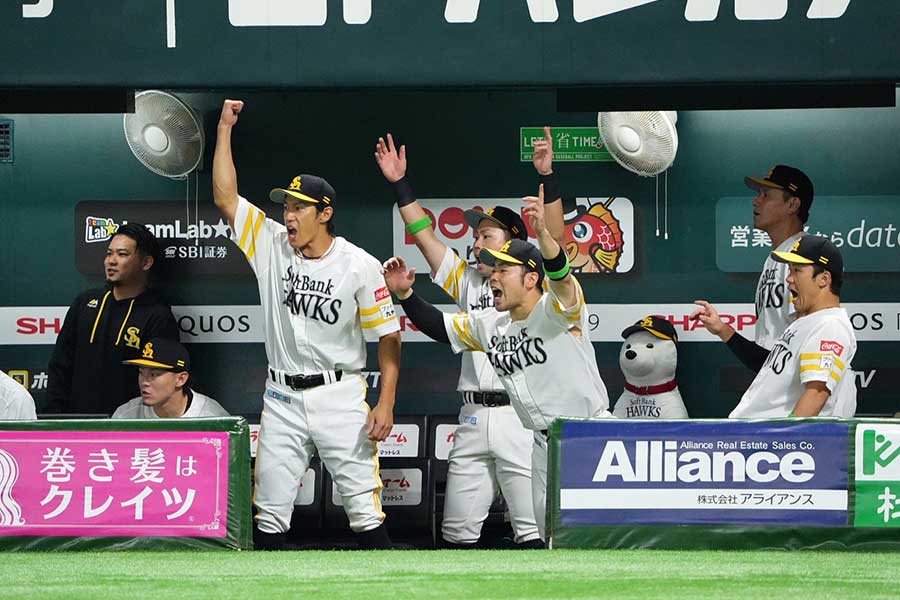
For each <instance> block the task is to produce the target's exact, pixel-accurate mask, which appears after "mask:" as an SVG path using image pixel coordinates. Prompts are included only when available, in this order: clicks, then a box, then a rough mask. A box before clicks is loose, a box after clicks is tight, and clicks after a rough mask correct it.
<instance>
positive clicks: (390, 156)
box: [375, 133, 406, 183]
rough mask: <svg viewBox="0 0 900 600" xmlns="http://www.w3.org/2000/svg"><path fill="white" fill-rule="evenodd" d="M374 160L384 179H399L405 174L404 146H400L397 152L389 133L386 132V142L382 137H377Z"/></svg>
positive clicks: (393, 180)
mask: <svg viewBox="0 0 900 600" xmlns="http://www.w3.org/2000/svg"><path fill="white" fill-rule="evenodd" d="M375 162H377V163H378V167H379V168H380V169H381V174H382V175H384V178H385V179H387V180H388V181H389V182H391V183H396V182H398V181H400V180H401V179H403V177H404V176H405V175H406V146H400V151H399V152H398V151H397V148H396V147H395V146H394V137H393V136H392V135H391V134H390V133H388V134H387V142H385V141H384V138H378V143H377V144H375Z"/></svg>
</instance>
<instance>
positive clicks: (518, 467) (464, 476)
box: [432, 248, 538, 544]
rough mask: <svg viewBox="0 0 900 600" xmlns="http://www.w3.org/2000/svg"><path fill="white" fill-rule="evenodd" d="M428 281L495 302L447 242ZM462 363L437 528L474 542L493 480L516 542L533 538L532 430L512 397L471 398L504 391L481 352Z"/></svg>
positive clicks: (474, 302)
mask: <svg viewBox="0 0 900 600" xmlns="http://www.w3.org/2000/svg"><path fill="white" fill-rule="evenodd" d="M432 281H434V282H435V283H437V284H438V285H439V286H440V287H441V288H442V289H443V290H444V291H445V292H447V294H449V295H450V297H451V298H453V301H454V302H455V303H456V305H457V306H459V308H460V309H462V310H463V311H472V310H479V309H483V308H489V307H493V305H494V296H493V295H492V294H491V287H490V284H489V283H488V280H487V279H485V278H484V277H482V275H481V274H480V273H479V272H478V269H476V268H474V267H471V266H469V265H468V264H467V263H466V262H465V261H464V260H463V259H461V258H460V257H459V256H458V255H457V254H456V253H455V252H454V251H453V250H452V249H450V248H447V251H446V253H445V254H444V260H443V261H442V262H441V266H440V268H439V269H438V270H437V272H436V273H434V274H433V276H432ZM461 363H462V364H461V367H460V373H459V385H458V387H457V389H458V390H459V391H460V392H462V394H463V406H462V408H461V409H460V411H459V427H458V428H457V429H456V434H455V435H454V438H453V448H452V449H451V450H450V456H449V457H448V465H447V493H446V496H445V500H444V522H443V523H442V525H441V533H442V535H443V537H444V539H445V540H447V541H448V542H452V543H455V544H471V543H475V542H477V541H478V539H479V537H480V536H481V528H482V525H483V524H484V520H485V519H486V518H487V516H488V512H489V510H490V507H491V504H492V503H493V501H494V497H495V496H496V495H497V491H498V488H499V491H500V492H501V493H502V494H503V497H504V499H505V500H506V504H507V506H508V507H509V516H510V522H511V524H512V527H513V532H514V534H515V541H516V543H522V542H527V541H530V540H533V539H536V538H537V537H538V528H537V524H536V523H535V519H534V507H533V505H532V500H531V446H532V437H533V434H532V433H531V432H530V431H528V430H527V429H525V428H524V427H523V426H522V423H521V421H519V417H518V416H517V415H516V412H515V409H514V408H513V407H512V405H507V406H484V405H483V404H476V403H473V402H472V401H471V398H472V397H473V396H472V394H473V393H478V392H503V391H504V389H503V384H502V383H501V382H500V379H499V377H498V376H497V373H496V371H494V367H493V366H492V365H491V363H490V362H489V361H488V359H487V355H486V354H484V353H483V352H466V353H465V354H463V356H462V361H461ZM467 392H468V393H467Z"/></svg>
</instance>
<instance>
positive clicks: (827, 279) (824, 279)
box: [819, 271, 831, 289]
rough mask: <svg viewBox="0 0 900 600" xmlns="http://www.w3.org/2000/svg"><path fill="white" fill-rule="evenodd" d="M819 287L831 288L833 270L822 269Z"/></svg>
mask: <svg viewBox="0 0 900 600" xmlns="http://www.w3.org/2000/svg"><path fill="white" fill-rule="evenodd" d="M819 288H820V289H824V288H828V289H831V271H822V272H821V273H819Z"/></svg>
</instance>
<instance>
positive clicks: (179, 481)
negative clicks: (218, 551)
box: [0, 431, 228, 537]
mask: <svg viewBox="0 0 900 600" xmlns="http://www.w3.org/2000/svg"><path fill="white" fill-rule="evenodd" d="M227 511H228V434H227V433H224V432H207V431H177V432H170V431H128V432H125V431H0V536H25V535H28V536H104V537H106V536H129V537H135V536H161V537H175V536H177V537H182V536H191V537H225V531H226V523H227V516H228V515H227Z"/></svg>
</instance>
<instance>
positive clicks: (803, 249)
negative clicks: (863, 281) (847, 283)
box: [772, 235, 844, 279]
mask: <svg viewBox="0 0 900 600" xmlns="http://www.w3.org/2000/svg"><path fill="white" fill-rule="evenodd" d="M772 258H773V259H774V260H777V261H778V262H782V263H788V264H793V265H821V266H822V267H824V268H825V270H826V271H829V272H830V273H831V274H832V275H834V276H835V277H836V279H840V278H841V277H843V275H844V258H843V257H842V256H841V251H840V250H838V249H837V246H835V245H834V243H832V241H831V240H829V239H828V238H827V237H823V236H821V235H804V236H803V237H801V238H800V239H799V240H797V241H796V242H794V245H793V246H791V249H790V250H788V251H787V252H778V251H777V250H776V251H775V252H772Z"/></svg>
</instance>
